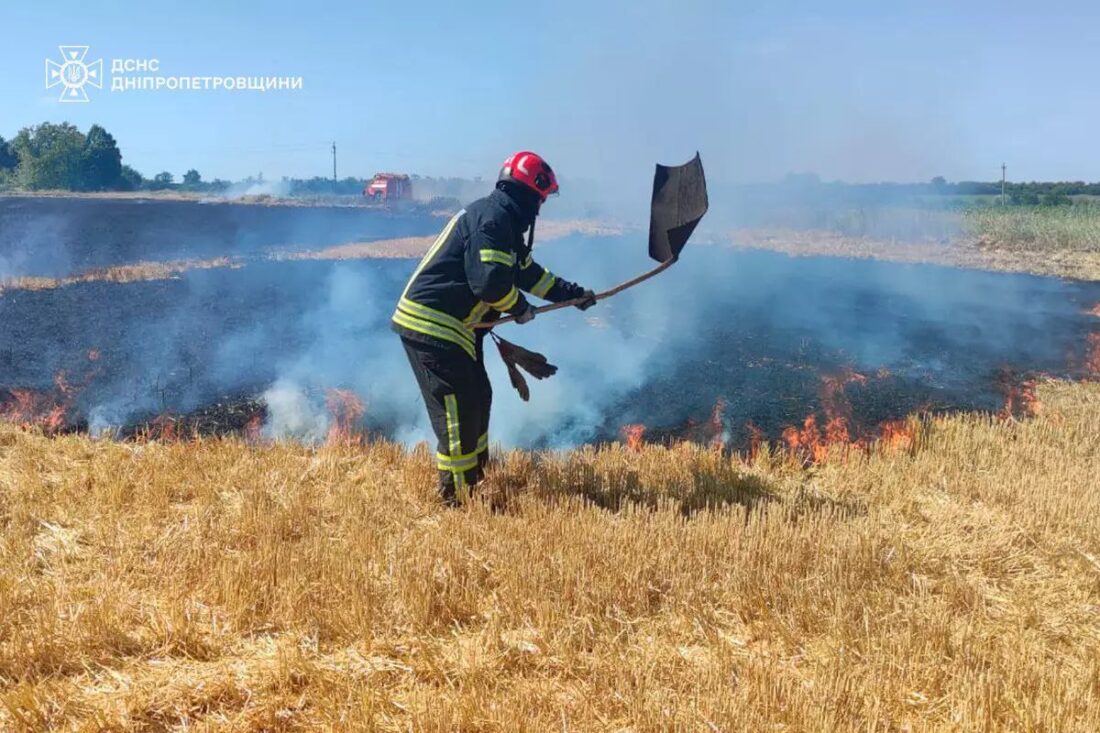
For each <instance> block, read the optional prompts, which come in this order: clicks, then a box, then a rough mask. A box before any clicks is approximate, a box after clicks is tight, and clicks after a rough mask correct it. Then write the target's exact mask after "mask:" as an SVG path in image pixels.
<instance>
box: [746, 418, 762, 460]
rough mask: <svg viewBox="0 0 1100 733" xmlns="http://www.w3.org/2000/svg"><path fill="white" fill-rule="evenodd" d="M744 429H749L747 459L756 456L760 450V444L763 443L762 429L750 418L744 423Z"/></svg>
mask: <svg viewBox="0 0 1100 733" xmlns="http://www.w3.org/2000/svg"><path fill="white" fill-rule="evenodd" d="M745 430H748V431H749V460H750V461H751V460H753V459H754V458H756V455H757V453H759V452H760V446H761V445H763V444H764V431H763V430H761V429H760V428H758V427H757V426H756V425H755V424H754V423H753V422H752V421H751V420H750V421H749V422H747V423H745Z"/></svg>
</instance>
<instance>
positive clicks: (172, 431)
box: [145, 412, 180, 443]
mask: <svg viewBox="0 0 1100 733" xmlns="http://www.w3.org/2000/svg"><path fill="white" fill-rule="evenodd" d="M176 423H177V421H176V418H175V417H174V416H172V415H171V414H170V413H167V412H166V413H164V414H163V415H157V416H156V417H155V418H153V422H152V423H150V424H149V429H148V431H147V433H146V435H145V437H146V438H147V439H151V440H159V441H161V442H164V443H174V442H176V441H177V440H179V438H180V435H179V429H178V427H177V424H176Z"/></svg>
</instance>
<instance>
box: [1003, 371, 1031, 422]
mask: <svg viewBox="0 0 1100 733" xmlns="http://www.w3.org/2000/svg"><path fill="white" fill-rule="evenodd" d="M1000 384H1001V390H1002V391H1003V392H1004V395H1005V402H1004V406H1003V407H1001V411H1000V412H998V413H997V416H998V417H1000V418H1001V419H1002V420H1008V419H1009V418H1012V417H1017V416H1019V417H1035V416H1036V415H1038V414H1039V412H1040V411H1041V410H1042V404H1041V403H1040V402H1039V398H1038V397H1037V396H1036V394H1035V386H1036V383H1035V380H1034V379H1024V380H1021V381H1017V380H1015V379H1013V378H1012V375H1011V374H1007V375H1002V377H1001V378H1000Z"/></svg>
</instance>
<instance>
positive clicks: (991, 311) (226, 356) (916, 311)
mask: <svg viewBox="0 0 1100 733" xmlns="http://www.w3.org/2000/svg"><path fill="white" fill-rule="evenodd" d="M103 206H104V208H103V209H101V210H100V211H101V212H103V211H106V210H108V209H109V210H110V215H111V217H118V216H119V215H120V214H122V213H125V214H126V215H127V216H132V217H135V218H133V219H125V218H124V219H121V220H117V219H116V220H115V221H114V222H113V223H112V225H111V226H110V227H108V228H106V229H104V230H103V231H102V233H100V234H98V235H97V236H99V237H102V238H99V239H86V240H84V241H82V242H74V241H70V242H67V246H71V247H72V248H74V251H75V250H76V248H77V247H78V245H79V247H82V248H83V249H92V250H97V251H99V254H100V256H103V257H107V256H109V255H110V253H109V252H104V251H103V250H104V249H105V248H106V243H109V242H111V241H113V240H112V239H111V232H113V231H116V230H118V229H124V228H126V227H127V226H130V225H131V224H132V223H133V222H139V221H146V220H147V219H148V217H150V216H153V217H154V218H157V217H158V216H160V217H163V216H167V215H168V213H166V212H169V211H170V212H174V213H172V214H171V215H172V216H173V217H177V216H179V211H178V210H177V209H176V208H175V205H172V206H169V205H167V204H166V205H164V207H163V209H160V210H158V209H155V208H150V207H151V206H152V205H146V206H144V207H136V208H122V209H115V208H112V207H111V206H108V205H106V204H105V203H104V204H103ZM187 206H189V207H190V208H189V209H188V211H191V212H194V213H195V215H203V214H205V213H206V212H207V211H208V210H210V207H206V206H200V205H196V204H189V205H187ZM722 206H723V203H722V200H718V199H716V198H715V197H714V196H713V195H712V211H713V210H714V209H715V208H720V207H722ZM244 208H249V209H250V210H251V212H250V215H251V216H254V217H257V218H256V220H255V221H258V222H262V221H267V218H271V220H272V221H274V222H277V223H279V224H280V226H281V225H282V224H283V223H284V222H285V221H286V220H285V219H284V217H287V216H290V217H292V219H293V217H303V220H302V222H299V224H297V225H293V226H292V228H296V229H297V230H298V231H299V232H302V233H303V234H302V236H307V233H306V230H308V229H309V226H308V222H310V221H313V217H317V216H322V213H320V210H318V211H312V210H308V209H302V210H301V211H297V210H296V209H295V207H260V206H254V207H244ZM343 215H344V212H342V211H340V210H331V212H330V216H333V217H337V216H343ZM360 216H364V215H362V214H360ZM102 219H103V216H100V217H98V218H94V219H93V220H94V221H101V220H102ZM45 221H46V223H47V226H48V227H52V228H55V229H56V227H57V226H58V224H57V222H56V221H53V220H51V219H49V218H46V219H45ZM358 221H359V224H358V226H361V227H362V228H363V229H364V230H365V231H367V232H384V233H388V232H389V231H407V230H409V229H416V228H419V230H420V233H428V232H432V233H434V231H435V230H436V229H437V227H438V222H437V221H435V220H427V219H423V220H422V219H418V220H416V221H405V220H402V219H401V218H399V217H393V216H390V215H386V214H383V213H378V212H374V213H369V214H367V215H365V218H362V219H360V220H358ZM267 228H269V225H261V226H259V227H258V229H256V228H253V229H249V228H247V227H245V226H243V225H242V226H240V227H239V228H238V229H237V230H236V234H235V239H234V244H235V243H236V242H237V241H250V242H252V241H255V238H256V233H257V231H260V230H263V231H266V229H267ZM193 229H194V228H193V227H192V228H191V229H190V230H188V232H187V233H188V235H189V234H190V233H193ZM43 231H45V230H43ZM85 234H86V235H87V234H88V232H87V231H85ZM177 236H179V237H182V236H183V234H177ZM265 236H268V239H267V241H271V242H273V240H272V239H271V238H270V236H269V235H265ZM320 236H322V235H314V237H313V238H314V239H316V238H318V237H320ZM324 236H329V234H326V235H324ZM180 241H181V240H177V241H176V242H174V243H173V242H167V243H165V242H161V243H160V246H162V247H163V248H164V250H165V251H168V250H171V249H172V248H173V246H178V245H179V244H180ZM186 241H187V243H188V244H187V246H189V247H196V248H198V247H199V245H198V244H196V243H194V242H192V240H191V239H187V240H186ZM704 241H705V238H701V237H696V239H695V240H693V242H692V243H690V244H689V245H688V248H687V250H685V252H684V256H683V257H682V259H681V261H680V262H679V263H678V264H677V265H676V266H674V267H673V268H671V269H669V270H668V271H667V272H665V273H664V274H662V275H661V276H660V277H658V278H656V279H654V280H651V281H649V282H647V283H645V284H643V285H641V286H639V287H638V288H636V289H633V290H630V291H627V292H625V293H623V294H621V295H619V296H616V297H615V298H614V299H611V300H608V301H604V302H601V303H599V304H598V305H597V306H596V307H595V308H593V309H591V310H589V311H586V312H584V313H582V312H579V311H576V310H574V309H567V310H564V311H559V312H555V313H551V314H545V315H542V316H539V317H538V318H536V319H535V320H534V321H533V322H532V323H531V324H528V325H523V326H517V325H506V326H501V327H500V333H501V335H503V336H504V337H506V338H508V339H510V340H514V341H516V342H517V343H519V344H522V345H523V346H526V347H528V348H531V349H534V350H537V351H540V352H542V353H544V354H546V355H547V357H549V359H550V360H551V361H552V362H554V363H556V364H557V365H558V366H559V367H560V371H559V373H558V374H557V375H556V376H554V377H553V378H551V379H548V380H544V381H534V380H532V382H531V401H530V402H529V403H524V402H522V401H521V400H520V399H519V397H518V396H517V395H516V394H515V393H514V392H513V391H512V390H511V389H510V388H509V385H508V380H507V378H506V376H505V374H504V370H503V367H502V365H501V363H500V360H499V358H498V357H497V355H496V354H495V353H494V351H495V349H494V348H493V346H492V345H491V343H487V344H486V351H487V353H486V362H487V365H488V369H489V372H490V376H491V378H492V381H493V383H494V385H495V386H496V393H495V398H494V404H493V419H492V439H493V440H494V442H497V443H500V444H503V445H506V446H516V447H567V446H574V445H578V444H581V443H585V442H591V441H599V440H605V439H608V438H614V437H615V436H616V434H617V431H618V428H619V427H620V426H621V425H623V424H626V423H633V422H645V423H646V424H647V425H650V426H651V427H653V428H655V429H666V430H668V431H675V430H677V429H678V426H681V427H682V426H684V425H685V424H686V423H687V421H688V420H695V421H696V422H698V421H701V420H705V419H706V418H707V416H708V415H709V413H710V411H711V408H712V407H713V405H714V404H715V401H716V400H718V399H719V398H721V399H723V400H725V401H726V402H727V403H728V406H729V407H728V411H727V416H726V419H727V422H726V423H725V424H724V425H723V427H724V428H725V429H728V431H730V432H731V433H735V432H736V431H737V430H738V429H741V428H742V426H744V424H745V423H746V422H749V421H752V422H753V423H754V424H755V425H757V426H759V427H760V428H762V429H764V430H766V431H768V432H769V434H770V435H772V436H774V435H775V434H776V431H777V430H781V429H782V428H783V427H784V426H785V425H790V424H793V423H797V422H798V421H800V420H801V419H802V417H804V416H805V415H806V414H807V413H808V412H810V411H812V410H813V409H814V405H815V401H816V400H817V392H818V389H819V387H820V378H821V376H822V375H824V374H828V373H835V372H837V371H840V370H844V369H854V370H858V371H861V372H864V373H868V374H876V373H877V372H878V371H880V370H886V371H888V372H889V373H890V374H891V377H890V379H891V380H892V381H889V382H883V385H884V388H886V387H888V388H889V390H890V391H887V392H881V391H880V392H879V393H875V394H872V393H871V392H870V391H868V390H865V391H866V392H867V394H866V395H865V396H866V405H865V406H864V408H861V409H865V411H866V412H867V414H873V415H877V416H879V419H886V418H892V417H900V416H901V415H904V414H906V413H907V412H909V411H911V410H915V409H920V408H922V407H933V408H935V409H945V408H956V409H958V408H962V409H973V408H981V409H996V408H997V407H998V405H997V400H998V399H999V396H998V395H997V391H996V385H995V382H994V375H995V372H996V370H997V369H998V368H1000V367H1001V366H1004V365H1008V366H1012V367H1015V368H1017V369H1019V370H1021V371H1022V370H1031V371H1045V372H1048V373H1052V374H1059V373H1066V371H1067V355H1070V356H1072V355H1073V353H1074V350H1075V349H1079V347H1081V346H1083V344H1084V343H1085V336H1084V334H1085V331H1084V330H1083V329H1084V328H1085V324H1086V323H1087V322H1089V321H1090V318H1089V317H1086V316H1084V315H1082V311H1083V310H1085V309H1086V308H1089V307H1091V306H1092V305H1093V304H1095V303H1096V302H1098V301H1100V292H1098V288H1097V287H1095V286H1090V285H1087V284H1082V283H1067V282H1062V281H1058V280H1053V279H1046V278H1037V277H1031V276H1016V275H1004V274H992V273H981V272H974V271H966V270H957V269H950V268H942V267H933V266H916V265H898V264H893V263H885V262H874V261H862V260H849V259H841V258H790V257H786V256H784V255H780V254H775V253H769V252H763V251H730V250H728V249H727V248H725V247H722V246H707V245H705V244H703V242H704ZM234 244H231V245H230V246H234ZM218 246H221V243H220V242H217V241H216V242H214V243H208V244H206V245H202V248H214V249H216V248H217V247H218ZM645 250H646V242H645V236H644V233H642V232H638V231H635V232H631V233H628V234H625V235H623V236H616V237H590V236H579V235H577V236H572V237H568V238H565V239H562V240H557V241H553V242H549V243H546V244H542V245H540V246H539V247H538V248H537V250H536V258H537V259H538V260H539V262H540V263H541V264H543V265H544V266H546V267H548V268H549V269H551V270H552V271H553V272H555V273H557V274H558V275H559V276H561V277H564V278H566V279H569V280H573V281H576V282H578V283H580V284H581V285H584V286H586V287H591V288H594V289H597V290H600V289H605V288H607V287H610V286H612V285H614V284H616V283H618V282H621V281H623V280H626V279H628V278H630V277H632V276H634V275H637V274H639V273H640V272H642V271H644V270H646V269H648V268H650V267H651V266H652V264H653V263H652V262H651V261H650V260H649V259H648V258H647V257H646V253H645ZM2 251H5V252H7V254H8V256H9V257H11V256H18V250H17V249H16V250H10V249H9V250H2ZM129 251H130V250H129V249H128V248H124V249H123V250H122V251H121V252H122V254H126V253H128V252H129ZM115 255H116V256H118V255H119V253H118V252H116V253H115ZM414 266H415V261H413V260H349V261H335V262H330V261H318V260H305V261H296V260H266V259H257V260H249V261H248V263H247V264H246V265H245V266H243V267H240V268H235V269H234V268H221V269H209V270H194V271H189V272H186V273H184V274H183V275H182V276H180V277H179V278H174V279H171V280H160V281H149V282H133V283H112V282H89V283H80V284H76V285H71V286H67V287H63V288H58V289H56V290H42V291H9V292H5V293H4V294H3V295H2V297H0V387H7V388H25V387H30V388H34V389H38V390H43V391H50V390H53V389H54V379H55V375H56V374H57V373H58V372H59V371H62V370H63V371H64V372H65V373H66V381H67V382H68V383H70V384H79V385H84V387H83V389H82V391H81V392H80V393H79V395H78V396H77V398H76V399H75V401H74V403H73V405H72V413H71V414H70V415H69V420H70V423H71V424H80V422H81V420H86V423H87V425H88V427H89V428H90V429H91V430H93V431H94V432H105V433H111V432H114V431H115V430H117V429H118V428H119V427H121V426H130V425H134V424H135V423H139V422H141V421H145V420H150V419H152V418H154V417H156V416H157V415H160V414H163V413H169V414H172V415H187V414H191V413H193V412H194V411H203V410H207V409H209V408H211V406H216V405H229V406H232V405H233V404H235V403H237V402H239V401H241V399H242V398H245V397H254V396H260V395H262V396H263V400H264V402H265V403H266V413H267V418H266V423H265V426H264V431H265V434H266V435H267V436H268V437H270V438H275V439H293V440H300V441H304V442H316V441H318V440H322V439H323V438H325V436H327V435H328V434H329V431H330V429H331V428H333V421H332V417H331V415H330V410H331V405H330V402H331V400H330V396H331V393H330V390H336V389H339V390H347V391H349V392H351V393H353V394H355V395H357V396H358V398H360V399H361V400H362V401H363V403H364V408H365V411H364V413H363V418H362V426H363V427H364V428H366V429H367V430H368V431H369V432H372V433H374V434H378V435H386V436H388V437H391V438H395V439H397V440H400V441H402V442H406V443H415V442H418V441H420V440H431V439H432V438H431V431H430V429H429V426H428V422H427V418H426V411H425V409H424V406H423V403H422V401H421V397H420V395H419V391H418V389H417V387H416V383H415V380H414V377H413V375H412V372H411V370H410V369H409V366H408V364H407V361H406V358H405V354H404V353H403V350H402V347H401V344H400V340H399V339H398V337H397V335H396V334H394V333H393V332H391V330H390V328H389V317H390V314H391V313H392V309H393V307H394V303H395V302H396V300H397V297H398V295H399V293H400V291H401V288H402V287H403V286H404V283H405V282H406V280H407V278H408V277H409V275H410V273H411V272H412V270H413V268H414ZM93 350H94V351H95V352H96V353H97V357H96V359H95V360H94V361H91V360H90V358H89V357H88V356H87V354H89V353H90V352H92V351H93ZM851 389H852V390H856V389H857V388H856V387H852V388H851Z"/></svg>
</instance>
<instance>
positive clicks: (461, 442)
mask: <svg viewBox="0 0 1100 733" xmlns="http://www.w3.org/2000/svg"><path fill="white" fill-rule="evenodd" d="M557 191H558V182H557V179H556V178H555V176H554V171H553V170H552V169H551V168H550V166H549V165H548V164H547V163H546V161H545V160H543V159H542V158H541V157H540V156H538V155H536V154H535V153H532V152H527V151H524V152H519V153H516V154H515V155H513V156H511V157H510V158H508V159H507V160H506V161H505V162H504V166H503V167H502V168H501V170H500V176H499V178H498V180H497V184H496V190H494V191H493V192H492V193H490V194H489V195H488V196H486V197H485V198H482V199H478V200H477V201H475V202H473V203H472V204H470V205H469V206H467V207H466V208H465V209H463V210H462V211H460V212H458V213H457V214H455V216H454V217H453V218H452V219H451V220H450V221H449V222H448V223H447V225H446V226H445V227H444V228H443V231H442V232H441V233H440V235H439V236H438V237H437V238H436V240H435V243H434V244H432V247H431V249H429V250H428V253H427V254H426V255H424V259H423V260H421V262H420V264H419V265H418V266H417V268H416V270H415V271H414V272H413V275H412V278H410V280H409V283H408V285H406V286H405V290H404V292H403V293H402V294H401V298H400V300H399V301H398V303H397V310H396V311H394V314H393V329H394V331H396V332H397V334H398V335H399V336H400V337H401V342H402V344H403V345H404V347H405V353H406V354H407V355H408V357H409V364H410V365H411V366H412V370H413V373H414V374H415V375H416V381H417V384H419V386H420V392H421V394H422V395H423V397H424V403H425V405H427V408H428V418H429V419H430V420H431V424H432V430H433V431H434V432H435V435H436V438H437V440H438V445H437V447H436V465H437V467H438V469H439V491H440V495H441V496H442V498H443V500H444V502H446V503H447V504H448V505H452V506H454V505H457V504H461V503H463V502H465V501H466V500H467V499H468V498H469V496H470V490H471V489H472V487H473V486H474V485H475V484H476V483H477V482H478V481H479V480H480V479H481V477H482V473H483V471H484V469H485V465H486V463H487V461H488V457H489V408H490V405H491V403H492V398H493V393H492V387H491V386H490V384H489V377H488V375H487V374H486V373H485V354H484V346H483V342H484V339H485V334H486V333H487V330H485V329H474V328H473V324H475V323H479V322H482V321H492V320H496V319H498V318H500V314H501V313H507V314H508V315H511V316H515V317H516V322H517V323H528V322H530V321H531V320H532V319H533V318H534V317H535V313H534V310H533V309H532V306H531V304H530V303H529V302H528V301H527V298H526V297H524V295H523V292H527V293H530V294H531V295H534V296H536V297H538V298H542V299H544V300H549V301H552V302H559V301H563V300H570V299H574V298H583V299H584V300H582V302H581V303H580V304H578V305H577V307H578V308H580V309H581V310H584V309H587V308H589V307H591V306H592V305H594V304H595V302H596V298H595V294H594V293H593V292H592V291H591V290H586V289H585V288H582V287H580V286H579V285H575V284H573V283H571V282H567V281H565V280H562V279H561V278H559V277H557V276H556V275H554V274H553V273H551V272H550V271H549V270H547V269H544V268H543V267H542V266H540V265H539V264H538V263H537V262H535V260H534V259H533V257H532V254H531V250H532V247H533V246H534V233H535V218H536V217H537V216H538V214H539V209H540V207H541V206H542V204H544V203H545V202H546V198H547V197H548V196H550V195H551V194H554V193H557ZM525 233H526V241H525V240H524V234H525ZM521 291H523V292H521Z"/></svg>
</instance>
